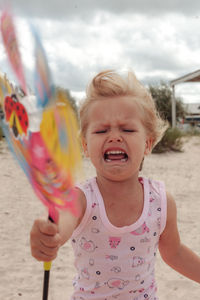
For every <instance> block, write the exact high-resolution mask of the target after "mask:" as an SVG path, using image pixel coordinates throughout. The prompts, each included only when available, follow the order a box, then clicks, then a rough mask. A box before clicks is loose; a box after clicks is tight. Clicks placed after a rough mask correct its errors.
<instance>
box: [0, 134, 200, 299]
mask: <svg viewBox="0 0 200 300" xmlns="http://www.w3.org/2000/svg"><path fill="white" fill-rule="evenodd" d="M85 169H86V172H85V174H86V177H90V176H92V175H93V174H94V169H93V168H92V167H91V166H90V164H89V163H88V162H87V161H86V162H85ZM142 173H143V174H144V175H145V176H149V177H151V178H154V179H161V180H163V181H165V184H166V186H167V189H168V190H169V191H170V192H171V193H172V194H173V196H174V197H175V199H176V202H177V207H178V225H179V231H180V234H181V238H182V241H183V242H184V243H185V244H186V245H188V246H189V247H190V248H191V249H192V250H194V251H195V252H196V253H197V254H199V255H200V234H199V231H200V174H199V173H200V137H193V138H190V139H188V140H187V141H186V142H185V143H184V151H183V152H182V153H167V154H160V155H158V154H152V155H150V156H149V157H147V158H146V160H145V163H144V168H143V171H142ZM43 211H44V208H43V206H42V204H41V203H40V201H39V200H38V199H37V198H36V196H35V195H34V193H33V191H32V189H31V187H30V185H29V183H28V181H27V179H26V177H25V175H24V174H23V172H22V170H21V169H20V168H19V167H18V165H17V163H16V162H15V160H14V159H13V158H12V156H11V154H10V153H9V152H8V150H7V147H6V146H5V144H2V143H0V220H1V225H0V238H1V242H0V299H2V300H15V299H24V300H31V299H34V300H39V299H42V281H43V269H42V264H41V263H39V262H37V261H36V260H34V259H33V258H32V257H31V254H30V247H29V232H30V229H31V226H32V223H33V221H34V219H35V218H36V217H38V216H40V215H41V214H43ZM74 272H75V271H74V267H73V254H72V249H71V246H70V244H69V243H67V244H66V245H65V246H63V247H62V249H60V253H59V256H58V258H57V259H56V261H54V263H53V266H52V271H51V281H50V293H49V300H58V299H59V300H68V299H69V296H70V294H71V292H72V284H71V283H72V278H73V276H74ZM156 274H157V282H158V288H159V296H160V300H169V299H171V300H179V299H184V300H190V299H200V285H199V284H197V283H194V282H192V281H191V280H189V279H186V278H184V277H183V276H181V275H179V274H178V273H176V272H175V271H173V270H172V269H170V268H169V267H168V266H167V265H166V264H165V263H164V262H163V261H162V260H161V258H160V257H159V255H158V261H157V266H156Z"/></svg>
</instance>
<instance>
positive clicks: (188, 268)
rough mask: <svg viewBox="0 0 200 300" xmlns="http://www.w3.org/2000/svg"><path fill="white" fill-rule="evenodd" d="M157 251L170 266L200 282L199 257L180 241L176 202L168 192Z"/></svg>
mask: <svg viewBox="0 0 200 300" xmlns="http://www.w3.org/2000/svg"><path fill="white" fill-rule="evenodd" d="M159 251H160V254H161V256H162V258H163V260H164V261H165V262H166V263H167V264H168V265H169V266H170V267H172V268H173V269H175V270H176V271H178V272H179V273H181V274H182V275H184V276H186V277H188V278H190V279H192V280H194V281H196V282H198V283H200V257H199V256H198V255H196V254H195V253H194V252H193V251H192V250H190V249H189V248H188V247H186V246H185V245H184V244H182V243H181V240H180V236H179V232H178V228H177V212H176V204H175V201H174V199H173V197H172V196H171V195H169V194H168V195H167V224H166V227H165V230H164V232H163V233H162V235H161V237H160V242H159Z"/></svg>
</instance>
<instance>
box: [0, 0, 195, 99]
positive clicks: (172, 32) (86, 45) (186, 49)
mask: <svg viewBox="0 0 200 300" xmlns="http://www.w3.org/2000/svg"><path fill="white" fill-rule="evenodd" d="M5 4H6V5H7V4H8V1H3V0H0V13H1V11H2V9H3V8H4V6H5ZM9 6H10V7H11V8H12V12H13V14H14V17H15V25H16V31H17V36H18V40H19V46H20V52H21V56H22V61H23V65H24V70H25V76H26V80H27V82H28V84H29V85H30V86H31V87H32V84H33V72H34V71H33V70H34V53H33V45H34V43H33V38H32V35H31V32H30V23H33V25H34V26H35V27H36V28H37V30H38V32H39V34H40V37H41V40H42V43H43V46H44V48H45V51H46V55H47V59H48V63H49V67H50V69H51V73H52V77H53V81H54V83H55V84H56V85H58V86H61V87H64V88H67V89H69V90H70V91H71V93H72V95H73V96H74V97H75V98H76V99H77V100H80V99H82V98H83V97H84V91H85V88H86V86H87V84H88V83H89V81H90V80H91V79H92V77H93V76H94V75H95V74H96V73H97V72H99V71H102V70H105V69H115V70H118V69H131V70H133V71H134V72H135V74H136V76H137V77H138V79H139V80H140V81H141V82H142V83H143V84H144V85H145V86H148V85H149V84H153V85H154V84H159V83H160V82H161V81H165V82H167V83H169V82H170V80H174V79H176V78H178V77H180V76H183V75H186V74H188V73H190V72H194V71H196V70H198V69H200V1H199V0H193V1H192V2H191V1H188V0H180V1H178V0H168V1H161V0H123V1H122V0H77V1H76V0H48V1H47V0H43V1H41V0H29V1H27V0H10V1H9ZM0 71H1V72H3V73H6V74H7V77H8V78H9V79H10V80H12V81H14V82H16V78H15V76H14V74H13V72H12V70H11V68H10V65H9V63H8V60H7V57H6V53H5V50H4V48H3V45H2V39H1V38H0ZM176 95H177V96H180V97H182V99H183V101H184V102H190V103H192V102H200V83H199V84H198V83H196V84H194V83H193V84H191V83H190V84H181V85H177V87H176Z"/></svg>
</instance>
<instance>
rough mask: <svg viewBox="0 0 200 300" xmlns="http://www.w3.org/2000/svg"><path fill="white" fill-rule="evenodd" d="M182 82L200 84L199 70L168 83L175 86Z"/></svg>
mask: <svg viewBox="0 0 200 300" xmlns="http://www.w3.org/2000/svg"><path fill="white" fill-rule="evenodd" d="M184 82H200V70H196V71H195V72H192V73H188V74H186V75H184V76H182V77H179V78H176V79H174V80H172V81H170V85H171V86H173V85H176V84H178V83H184Z"/></svg>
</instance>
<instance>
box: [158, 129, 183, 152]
mask: <svg viewBox="0 0 200 300" xmlns="http://www.w3.org/2000/svg"><path fill="white" fill-rule="evenodd" d="M182 137H183V134H182V132H181V131H180V130H179V129H178V128H171V127H170V128H168V129H167V131H166V132H165V135H164V136H163V138H162V139H161V141H160V142H159V143H158V144H157V145H156V146H155V148H154V149H153V153H162V152H166V151H178V152H181V151H182V146H183V142H182Z"/></svg>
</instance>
